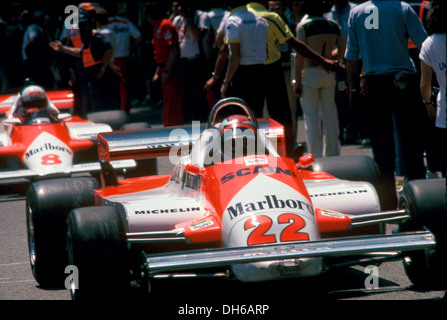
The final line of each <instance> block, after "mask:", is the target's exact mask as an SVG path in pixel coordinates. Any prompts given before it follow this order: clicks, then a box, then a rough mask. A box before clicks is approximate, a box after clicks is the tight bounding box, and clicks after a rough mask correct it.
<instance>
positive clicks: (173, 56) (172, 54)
mask: <svg viewBox="0 0 447 320" xmlns="http://www.w3.org/2000/svg"><path fill="white" fill-rule="evenodd" d="M179 53H180V50H179V47H178V46H177V45H170V46H169V52H168V61H167V62H166V68H165V69H164V71H163V74H162V75H161V83H162V84H165V83H167V82H168V81H169V74H170V72H171V71H172V69H173V67H174V63H175V61H176V60H177V57H178V55H179Z"/></svg>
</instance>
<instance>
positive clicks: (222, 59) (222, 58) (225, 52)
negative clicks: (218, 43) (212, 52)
mask: <svg viewBox="0 0 447 320" xmlns="http://www.w3.org/2000/svg"><path fill="white" fill-rule="evenodd" d="M229 54H230V51H229V49H228V45H227V44H224V45H223V46H222V48H220V50H219V54H218V55H217V58H216V63H215V65H214V72H213V76H212V77H211V78H210V79H208V81H207V82H206V83H205V87H204V90H211V89H212V88H213V87H214V86H215V85H216V83H217V80H218V79H219V78H220V76H221V74H222V72H223V70H224V67H225V63H226V62H227V60H228V56H229Z"/></svg>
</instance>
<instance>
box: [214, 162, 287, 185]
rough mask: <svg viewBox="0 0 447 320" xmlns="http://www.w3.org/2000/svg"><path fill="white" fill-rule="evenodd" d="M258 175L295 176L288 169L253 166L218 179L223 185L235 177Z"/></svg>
mask: <svg viewBox="0 0 447 320" xmlns="http://www.w3.org/2000/svg"><path fill="white" fill-rule="evenodd" d="M258 173H264V174H275V173H276V174H285V175H288V176H292V177H296V174H295V173H294V172H291V171H290V170H288V169H283V168H280V167H273V166H268V167H266V166H255V167H251V168H248V167H245V168H242V169H239V170H237V171H235V172H230V173H227V174H226V175H224V176H223V177H222V178H221V179H220V182H221V183H222V184H223V183H226V182H228V181H230V180H232V179H234V178H236V177H242V176H247V175H250V174H258Z"/></svg>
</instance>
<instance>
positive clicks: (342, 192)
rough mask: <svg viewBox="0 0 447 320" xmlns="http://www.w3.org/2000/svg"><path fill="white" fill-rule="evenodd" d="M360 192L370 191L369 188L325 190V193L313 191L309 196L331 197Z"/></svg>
mask: <svg viewBox="0 0 447 320" xmlns="http://www.w3.org/2000/svg"><path fill="white" fill-rule="evenodd" d="M360 193H368V190H366V189H358V190H354V189H353V190H348V191H337V192H323V193H313V194H310V195H309V196H310V197H311V198H318V197H330V196H342V195H356V194H360Z"/></svg>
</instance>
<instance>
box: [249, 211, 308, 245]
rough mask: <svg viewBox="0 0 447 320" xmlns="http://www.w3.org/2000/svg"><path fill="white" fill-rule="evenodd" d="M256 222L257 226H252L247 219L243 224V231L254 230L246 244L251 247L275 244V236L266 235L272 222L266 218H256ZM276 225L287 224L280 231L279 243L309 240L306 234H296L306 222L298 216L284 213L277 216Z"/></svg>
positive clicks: (251, 222) (251, 221) (250, 220)
mask: <svg viewBox="0 0 447 320" xmlns="http://www.w3.org/2000/svg"><path fill="white" fill-rule="evenodd" d="M256 221H257V222H258V224H254V223H253V219H249V220H247V221H246V222H245V224H244V228H245V230H249V229H252V228H255V229H254V230H253V231H252V232H251V233H250V235H249V236H248V239H247V244H248V245H249V246H252V245H257V244H267V243H275V242H276V236H275V235H274V234H266V233H267V232H268V231H269V230H270V228H271V226H272V225H273V220H272V219H271V218H270V217H268V216H257V217H256ZM278 223H279V224H289V225H288V226H286V227H285V228H284V229H283V230H282V231H281V235H280V241H281V242H290V241H303V240H309V235H308V234H307V233H305V232H298V231H300V230H301V229H303V228H304V227H305V226H306V222H305V221H304V219H303V218H301V217H300V216H298V215H296V214H293V213H284V214H281V215H280V216H278Z"/></svg>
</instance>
